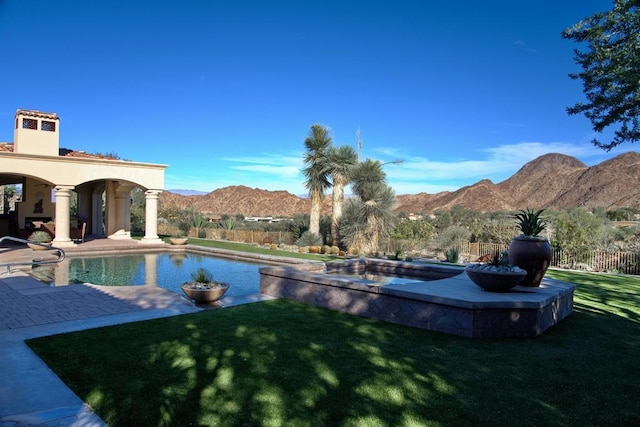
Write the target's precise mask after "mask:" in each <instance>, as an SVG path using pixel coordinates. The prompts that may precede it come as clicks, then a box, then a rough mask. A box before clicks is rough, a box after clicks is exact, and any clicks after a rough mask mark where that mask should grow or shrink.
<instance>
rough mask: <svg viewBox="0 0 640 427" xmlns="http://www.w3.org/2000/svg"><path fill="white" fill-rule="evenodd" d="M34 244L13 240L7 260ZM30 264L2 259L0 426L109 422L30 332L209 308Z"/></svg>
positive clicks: (135, 246)
mask: <svg viewBox="0 0 640 427" xmlns="http://www.w3.org/2000/svg"><path fill="white" fill-rule="evenodd" d="M154 248H155V249H159V248H166V245H163V246H157V245H153V247H151V245H141V244H139V243H138V242H136V241H118V240H110V239H96V240H89V241H87V242H84V243H82V244H81V245H79V246H78V247H76V248H71V249H65V251H66V252H67V253H69V254H72V253H85V252H94V253H105V252H114V251H117V252H121V251H123V250H149V249H154ZM33 257H34V252H32V251H31V249H23V246H22V247H21V246H20V245H13V244H12V243H11V244H8V245H6V246H5V247H4V248H0V264H5V263H7V262H13V261H30V260H31V259H32V258H33ZM25 268H30V266H27V267H13V268H11V269H10V271H8V270H7V269H6V267H0V427H9V426H31V425H42V426H54V425H55V426H76V425H77V426H93V425H96V426H103V425H105V424H104V422H103V421H102V420H101V419H100V418H99V417H97V416H96V415H95V414H94V413H93V412H92V411H91V410H90V408H88V407H87V406H86V405H85V404H84V402H82V400H80V398H78V397H77V396H76V395H75V394H74V393H73V392H72V391H71V390H70V389H69V388H68V387H67V386H66V385H65V384H64V383H63V382H62V381H61V380H60V379H59V378H58V377H57V376H56V375H55V374H54V373H53V372H52V371H51V370H50V369H49V368H48V367H47V366H46V365H45V364H44V363H43V362H42V361H41V360H40V359H39V358H38V357H37V356H36V355H35V354H34V353H33V352H32V351H31V350H30V349H29V347H27V345H26V344H25V342H24V341H25V340H27V339H30V338H36V337H42V336H48V335H54V334H60V333H66V332H73V331H79V330H84V329H90V328H96V327H102V326H109V325H116V324H121V323H127V322H135V321H142V320H148V319H154V318H159V317H166V316H174V315H179V314H186V313H193V312H196V311H200V310H202V308H199V307H196V306H195V305H194V304H193V303H192V302H191V301H189V300H187V299H186V298H185V297H184V296H182V295H180V294H177V293H175V292H171V291H167V290H164V289H160V288H157V287H153V286H123V287H100V286H93V285H67V286H58V287H49V286H47V285H46V284H44V283H42V282H39V281H38V280H36V279H34V278H32V277H30V276H28V275H27V274H26V273H25V272H24V269H25ZM262 299H263V298H262V297H260V296H257V295H253V296H247V297H235V298H234V297H227V298H225V299H224V300H222V301H221V303H222V304H221V306H232V305H237V304H243V303H247V302H253V301H259V300H262Z"/></svg>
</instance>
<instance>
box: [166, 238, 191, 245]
mask: <svg viewBox="0 0 640 427" xmlns="http://www.w3.org/2000/svg"><path fill="white" fill-rule="evenodd" d="M188 240H189V239H188V238H186V237H169V241H170V242H171V244H172V245H186V244H187V241H188Z"/></svg>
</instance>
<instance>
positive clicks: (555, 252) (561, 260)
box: [388, 241, 640, 275]
mask: <svg viewBox="0 0 640 427" xmlns="http://www.w3.org/2000/svg"><path fill="white" fill-rule="evenodd" d="M398 245H400V247H405V248H410V247H415V246H416V244H415V242H411V243H407V245H406V246H405V245H404V243H403V242H402V241H394V242H393V243H390V244H389V248H388V249H391V248H395V247H398ZM418 246H422V247H423V248H435V247H436V246H435V244H432V243H430V242H422V245H418ZM508 248H509V245H505V244H498V243H478V242H474V243H471V242H467V243H461V244H459V245H457V246H456V249H458V251H459V252H460V254H461V255H462V257H463V259H464V260H465V261H475V260H477V259H478V258H479V257H481V256H483V255H487V254H489V255H492V254H495V253H501V252H503V251H506V250H507V249H508ZM427 252H429V249H427ZM430 252H431V254H433V255H436V254H437V252H436V251H435V249H431V251H430ZM550 265H551V267H559V268H571V269H579V270H589V271H611V272H618V273H623V274H635V275H640V252H604V251H588V252H585V253H583V254H581V255H578V256H570V255H569V254H568V253H566V252H565V251H562V250H560V249H558V248H552V251H551V264H550Z"/></svg>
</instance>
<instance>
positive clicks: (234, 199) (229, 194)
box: [160, 152, 640, 217]
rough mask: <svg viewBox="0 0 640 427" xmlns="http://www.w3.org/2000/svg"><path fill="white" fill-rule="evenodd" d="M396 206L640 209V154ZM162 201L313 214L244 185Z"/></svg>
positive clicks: (548, 169) (299, 201)
mask: <svg viewBox="0 0 640 427" xmlns="http://www.w3.org/2000/svg"><path fill="white" fill-rule="evenodd" d="M397 202H398V204H397V210H398V211H399V212H406V213H432V212H434V211H437V210H440V209H445V210H446V209H450V208H452V207H453V206H456V205H459V206H463V207H465V208H468V209H472V210H476V211H481V212H485V211H495V210H515V209H524V208H526V207H531V208H547V209H561V208H567V207H578V206H579V207H603V208H606V209H616V208H621V207H630V208H635V209H640V154H639V153H636V152H628V153H625V154H621V155H619V156H617V157H615V158H613V159H610V160H607V161H605V162H602V163H600V164H598V165H595V166H591V167H589V166H587V165H585V164H584V163H582V162H581V161H580V160H578V159H576V158H574V157H571V156H566V155H563V154H546V155H544V156H540V157H538V158H537V159H534V160H532V161H531V162H529V163H527V164H525V165H524V166H523V167H522V168H521V169H520V170H519V171H518V172H516V173H515V174H514V175H513V176H511V177H510V178H508V179H506V180H504V181H502V182H500V183H498V184H495V183H493V182H491V181H490V180H488V179H483V180H481V181H478V182H477V183H475V184H473V185H469V186H466V187H463V188H460V189H459V190H456V191H451V192H450V191H445V192H441V193H437V194H427V193H419V194H406V195H398V196H397ZM160 203H161V205H162V206H163V207H166V208H186V207H194V208H195V209H197V210H198V211H201V212H205V213H207V214H209V215H212V216H213V215H224V214H229V215H235V214H242V215H244V216H274V217H290V216H293V215H294V214H296V213H308V212H309V210H310V204H309V200H308V199H305V198H302V197H298V196H296V195H294V194H291V193H289V192H287V191H267V190H261V189H258V188H249V187H245V186H241V185H238V186H232V187H224V188H219V189H216V190H214V191H212V192H211V193H208V194H205V195H191V196H182V195H179V194H175V193H171V192H169V191H165V192H163V193H161V194H160ZM322 213H323V214H327V215H328V214H330V213H331V197H330V195H329V196H327V197H325V200H324V202H323V208H322Z"/></svg>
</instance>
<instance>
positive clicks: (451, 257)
mask: <svg viewBox="0 0 640 427" xmlns="http://www.w3.org/2000/svg"><path fill="white" fill-rule="evenodd" d="M444 257H445V259H446V260H447V262H454V263H455V262H458V260H459V259H460V251H459V250H458V248H449V249H447V250H445V251H444Z"/></svg>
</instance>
